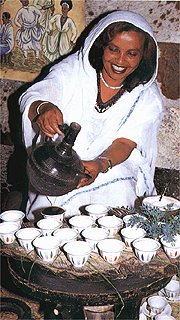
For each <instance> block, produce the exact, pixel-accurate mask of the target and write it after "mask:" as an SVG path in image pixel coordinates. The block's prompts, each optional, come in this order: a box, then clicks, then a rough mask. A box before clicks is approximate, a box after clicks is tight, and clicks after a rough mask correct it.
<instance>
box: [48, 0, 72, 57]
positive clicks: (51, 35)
mask: <svg viewBox="0 0 180 320" xmlns="http://www.w3.org/2000/svg"><path fill="white" fill-rule="evenodd" d="M60 5H61V7H62V14H56V15H55V16H54V17H53V18H51V19H50V21H49V30H50V31H49V32H47V33H46V34H45V35H44V38H43V40H42V48H43V51H44V56H45V58H46V59H47V60H48V61H50V62H53V61H54V60H56V59H58V58H59V57H61V56H63V55H65V54H67V53H69V52H70V51H71V50H72V48H73V46H74V45H75V43H74V40H75V38H76V35H77V30H76V26H75V24H74V22H73V20H72V19H71V18H69V17H68V12H69V11H70V10H71V9H72V6H73V5H72V1H69V0H67V1H61V2H60ZM54 25H55V30H53V27H54ZM69 30H70V31H71V38H70V40H69V38H68V34H67V33H68V31H69Z"/></svg>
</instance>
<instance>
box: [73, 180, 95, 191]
mask: <svg viewBox="0 0 180 320" xmlns="http://www.w3.org/2000/svg"><path fill="white" fill-rule="evenodd" d="M94 180H95V179H94V178H90V179H88V178H83V179H81V181H80V182H79V184H78V185H77V187H76V189H79V188H81V187H84V186H88V185H90V184H91V183H92V182H94Z"/></svg>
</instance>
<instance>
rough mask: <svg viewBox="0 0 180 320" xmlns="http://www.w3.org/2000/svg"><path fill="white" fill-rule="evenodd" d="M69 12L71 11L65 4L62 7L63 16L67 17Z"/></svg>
mask: <svg viewBox="0 0 180 320" xmlns="http://www.w3.org/2000/svg"><path fill="white" fill-rule="evenodd" d="M68 11H69V8H68V7H67V5H66V4H63V5H62V15H63V17H64V18H65V17H67V14H68Z"/></svg>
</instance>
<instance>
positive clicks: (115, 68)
mask: <svg viewBox="0 0 180 320" xmlns="http://www.w3.org/2000/svg"><path fill="white" fill-rule="evenodd" d="M111 66H112V70H113V72H115V73H124V72H125V71H126V69H127V68H124V67H118V66H116V65H115V64H112V65H111Z"/></svg>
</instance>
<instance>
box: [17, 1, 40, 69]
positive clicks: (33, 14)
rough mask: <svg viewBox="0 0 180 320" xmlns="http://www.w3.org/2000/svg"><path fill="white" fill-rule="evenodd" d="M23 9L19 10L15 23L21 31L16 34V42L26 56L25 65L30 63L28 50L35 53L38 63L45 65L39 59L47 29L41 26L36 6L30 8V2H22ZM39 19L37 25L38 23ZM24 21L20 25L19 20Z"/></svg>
mask: <svg viewBox="0 0 180 320" xmlns="http://www.w3.org/2000/svg"><path fill="white" fill-rule="evenodd" d="M20 2H21V3H22V8H21V9H20V10H18V12H17V14H16V16H15V18H14V23H15V24H16V26H18V27H19V28H20V29H19V30H18V31H17V33H16V38H15V39H16V41H17V44H18V46H19V47H20V49H21V50H22V52H23V55H24V59H25V60H24V64H25V65H26V66H27V65H28V64H29V63H28V56H27V52H28V50H33V51H35V57H36V62H37V63H41V64H43V62H42V61H41V60H40V59H39V51H40V50H41V45H40V40H41V37H42V35H43V33H44V32H45V29H44V28H43V27H42V26H41V25H40V23H39V22H40V18H41V12H40V11H39V10H38V9H37V8H35V7H34V6H29V0H20ZM36 18H37V23H36ZM20 19H21V20H22V24H20V22H19V20H20Z"/></svg>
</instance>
